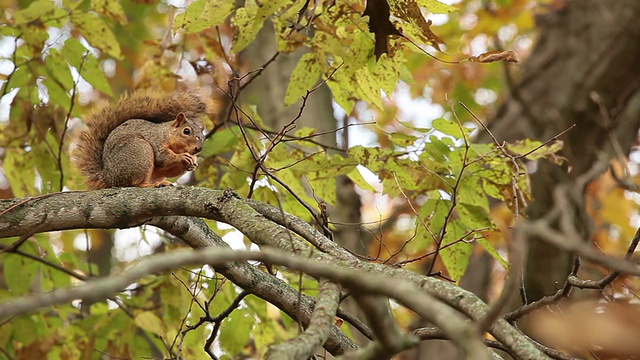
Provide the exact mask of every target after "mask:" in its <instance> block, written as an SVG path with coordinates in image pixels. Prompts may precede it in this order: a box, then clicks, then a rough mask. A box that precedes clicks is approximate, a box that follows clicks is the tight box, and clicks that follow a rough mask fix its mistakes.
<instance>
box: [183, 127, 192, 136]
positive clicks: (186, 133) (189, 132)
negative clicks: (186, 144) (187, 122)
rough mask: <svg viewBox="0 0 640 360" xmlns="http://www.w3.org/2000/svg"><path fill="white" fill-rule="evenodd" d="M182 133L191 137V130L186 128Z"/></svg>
mask: <svg viewBox="0 0 640 360" xmlns="http://www.w3.org/2000/svg"><path fill="white" fill-rule="evenodd" d="M182 133H183V134H185V135H190V134H191V129H189V128H184V130H182Z"/></svg>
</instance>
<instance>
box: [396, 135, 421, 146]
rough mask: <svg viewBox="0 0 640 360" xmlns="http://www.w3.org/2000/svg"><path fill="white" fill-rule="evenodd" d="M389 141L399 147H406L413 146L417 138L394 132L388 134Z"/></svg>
mask: <svg viewBox="0 0 640 360" xmlns="http://www.w3.org/2000/svg"><path fill="white" fill-rule="evenodd" d="M389 140H390V141H391V142H392V143H394V144H395V145H398V146H400V147H407V146H411V145H413V144H414V143H415V142H416V140H418V138H417V137H415V136H413V135H408V134H403V133H401V132H394V133H391V134H389Z"/></svg>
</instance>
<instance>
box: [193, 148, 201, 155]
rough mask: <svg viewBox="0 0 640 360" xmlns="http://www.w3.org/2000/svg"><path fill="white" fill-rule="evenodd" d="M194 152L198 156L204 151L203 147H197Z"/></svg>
mask: <svg viewBox="0 0 640 360" xmlns="http://www.w3.org/2000/svg"><path fill="white" fill-rule="evenodd" d="M193 150H194V153H195V154H197V153H199V152H200V151H202V146H196V147H195V149H193Z"/></svg>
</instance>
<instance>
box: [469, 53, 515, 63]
mask: <svg viewBox="0 0 640 360" xmlns="http://www.w3.org/2000/svg"><path fill="white" fill-rule="evenodd" d="M502 60H505V61H507V62H512V63H517V62H520V57H519V56H518V53H516V52H515V51H513V50H504V51H501V50H496V51H489V52H486V53H484V54H480V55H478V56H469V61H471V62H480V63H485V64H486V63H492V62H498V61H502Z"/></svg>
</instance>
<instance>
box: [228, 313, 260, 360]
mask: <svg viewBox="0 0 640 360" xmlns="http://www.w3.org/2000/svg"><path fill="white" fill-rule="evenodd" d="M253 326H254V320H253V318H252V317H251V316H250V314H249V311H248V310H247V309H236V310H234V311H233V312H232V313H231V315H230V316H229V317H227V318H226V319H224V320H223V321H222V325H221V326H220V348H221V349H222V350H223V351H224V352H226V353H229V354H231V355H239V354H240V353H241V352H242V349H243V348H244V347H245V345H246V344H247V342H248V341H249V336H250V335H251V333H252V329H253Z"/></svg>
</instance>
